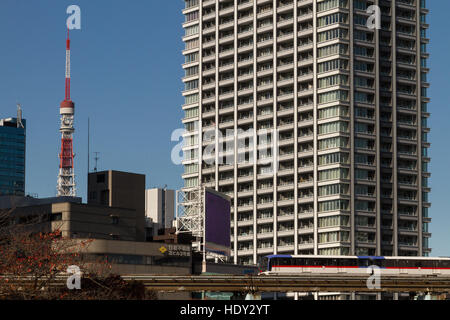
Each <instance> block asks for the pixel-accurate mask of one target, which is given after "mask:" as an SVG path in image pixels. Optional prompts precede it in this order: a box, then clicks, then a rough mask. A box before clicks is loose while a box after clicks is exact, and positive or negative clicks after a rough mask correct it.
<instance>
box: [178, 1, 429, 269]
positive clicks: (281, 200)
mask: <svg viewBox="0 0 450 320" xmlns="http://www.w3.org/2000/svg"><path fill="white" fill-rule="evenodd" d="M185 2H186V6H185V9H184V10H183V14H184V15H185V22H184V24H183V28H184V29H185V36H184V38H183V40H184V42H185V49H184V51H183V54H184V56H185V64H184V65H183V68H184V70H185V77H184V78H183V82H184V85H185V91H183V96H184V97H185V104H184V105H183V110H184V111H185V117H184V119H183V123H184V125H185V128H186V133H185V135H184V138H185V139H184V140H185V145H184V148H183V150H184V155H185V158H184V162H183V164H184V167H185V172H184V174H183V179H184V181H185V190H189V188H194V187H196V186H198V185H200V184H202V185H204V186H206V187H210V188H215V189H216V190H218V191H220V192H223V193H225V194H227V195H229V196H230V197H231V198H232V226H231V228H232V230H231V235H232V239H231V240H232V249H233V257H234V261H235V262H239V263H256V262H257V261H259V259H260V258H261V257H262V256H264V255H267V254H272V253H276V254H321V255H349V254H351V255H400V256H404V255H414V256H422V255H428V254H429V253H430V251H431V249H430V248H429V245H428V239H429V237H430V236H431V235H430V233H428V224H429V222H430V221H431V219H430V218H429V216H428V208H429V207H430V203H429V201H428V193H429V192H430V189H429V185H428V178H429V177H430V173H429V170H428V164H429V162H430V158H429V157H428V154H427V150H428V148H429V147H430V144H429V143H428V141H427V134H428V132H429V128H428V125H427V119H428V117H429V113H428V108H427V105H428V102H429V98H428V96H427V88H428V87H429V84H428V82H427V73H428V71H429V70H428V67H427V58H428V53H427V44H428V42H429V39H428V38H427V34H426V33H427V28H428V25H427V22H426V16H427V13H428V10H427V9H426V3H425V0H391V1H389V0H223V1H219V0H186V1H185ZM378 9H379V10H378ZM378 13H379V15H378ZM242 132H244V133H242ZM267 132H269V133H268V134H267ZM230 133H231V134H230ZM253 142H254V143H253ZM224 145H225V146H224ZM267 147H269V149H267ZM267 150H268V151H267ZM263 151H264V152H263ZM224 158H226V161H223V159H224ZM211 160H213V161H211Z"/></svg>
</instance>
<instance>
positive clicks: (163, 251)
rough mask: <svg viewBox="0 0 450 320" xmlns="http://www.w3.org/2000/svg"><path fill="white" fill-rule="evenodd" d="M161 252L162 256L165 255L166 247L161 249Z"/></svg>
mask: <svg viewBox="0 0 450 320" xmlns="http://www.w3.org/2000/svg"><path fill="white" fill-rule="evenodd" d="M159 251H160V252H161V253H162V254H164V253H166V252H167V249H166V247H164V246H162V247H161V248H159Z"/></svg>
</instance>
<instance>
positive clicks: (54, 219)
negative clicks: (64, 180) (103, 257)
mask: <svg viewBox="0 0 450 320" xmlns="http://www.w3.org/2000/svg"><path fill="white" fill-rule="evenodd" d="M59 200H62V201H64V202H60V201H59ZM0 210H3V211H5V212H7V213H9V214H10V219H11V220H12V221H13V223H15V224H20V225H23V224H31V225H32V228H33V229H34V230H37V231H40V232H49V231H56V230H60V231H61V232H62V236H63V237H69V238H90V239H104V240H125V241H137V240H139V239H140V234H139V231H140V230H139V225H138V222H137V221H138V220H137V216H138V214H137V213H136V211H135V210H133V209H125V208H114V207H105V206H98V205H89V204H82V203H81V199H79V198H64V199H59V198H49V199H32V198H26V199H25V198H24V199H19V198H17V197H16V198H15V201H14V203H11V201H10V200H8V199H0Z"/></svg>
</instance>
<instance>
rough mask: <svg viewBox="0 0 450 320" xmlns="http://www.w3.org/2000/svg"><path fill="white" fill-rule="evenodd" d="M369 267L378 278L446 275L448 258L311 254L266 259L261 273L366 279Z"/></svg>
mask: <svg viewBox="0 0 450 320" xmlns="http://www.w3.org/2000/svg"><path fill="white" fill-rule="evenodd" d="M370 266H378V267H379V268H380V270H381V274H382V275H383V274H384V275H402V274H405V275H417V276H446V277H449V276H450V258H428V257H374V256H314V255H303V256H295V255H271V256H267V257H265V261H264V266H262V267H263V268H262V269H263V270H261V274H271V275H273V274H281V275H288V274H291V275H292V274H314V275H320V274H323V275H327V274H336V273H340V274H348V275H361V276H366V275H367V273H368V270H367V268H369V267H370ZM264 269H265V270H264Z"/></svg>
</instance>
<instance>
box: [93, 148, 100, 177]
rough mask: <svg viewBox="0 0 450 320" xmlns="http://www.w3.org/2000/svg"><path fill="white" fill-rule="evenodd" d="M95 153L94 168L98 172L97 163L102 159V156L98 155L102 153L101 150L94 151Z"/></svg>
mask: <svg viewBox="0 0 450 320" xmlns="http://www.w3.org/2000/svg"><path fill="white" fill-rule="evenodd" d="M94 153H95V158H94V160H95V168H94V172H97V164H98V160H99V159H100V157H99V156H98V155H99V154H100V152H94Z"/></svg>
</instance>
